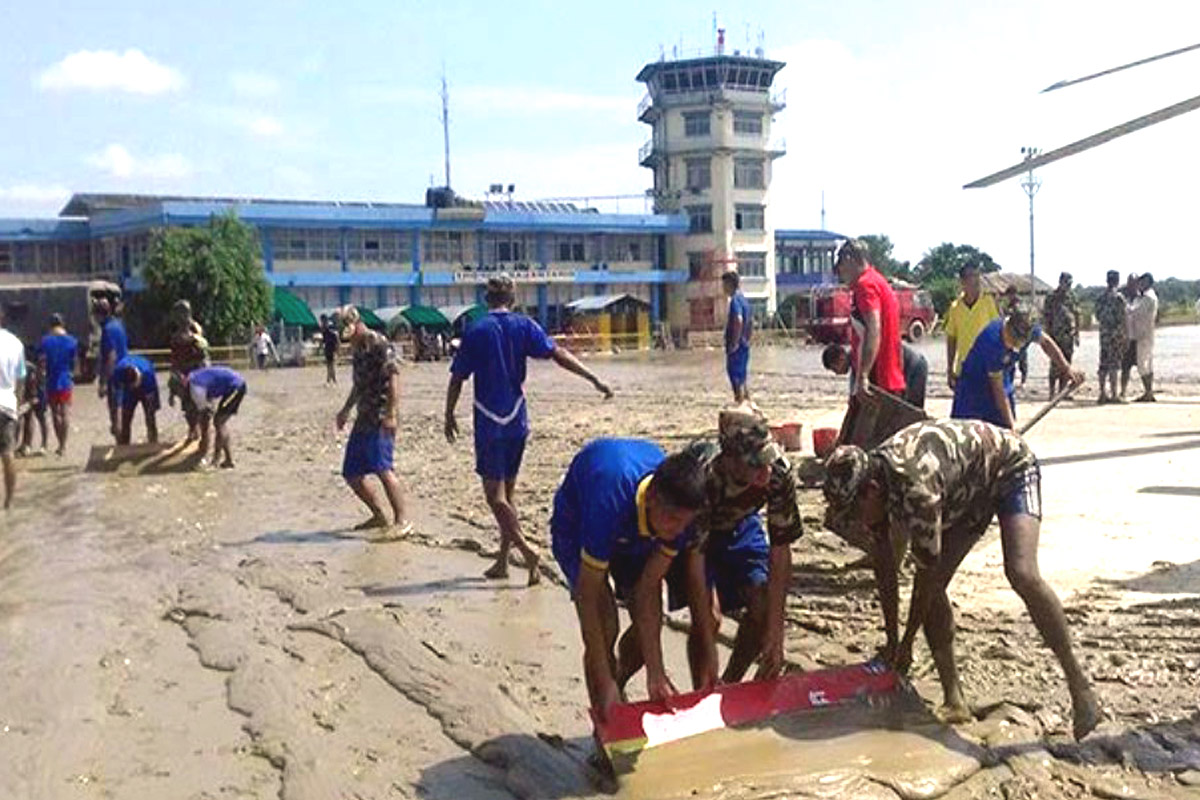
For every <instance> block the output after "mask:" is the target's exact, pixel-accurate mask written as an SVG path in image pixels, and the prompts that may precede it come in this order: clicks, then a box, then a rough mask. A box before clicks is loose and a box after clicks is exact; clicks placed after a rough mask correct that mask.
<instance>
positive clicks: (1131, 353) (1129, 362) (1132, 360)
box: [1121, 339, 1137, 370]
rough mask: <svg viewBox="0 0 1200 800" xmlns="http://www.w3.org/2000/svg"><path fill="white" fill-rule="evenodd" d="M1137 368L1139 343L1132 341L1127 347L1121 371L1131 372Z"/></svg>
mask: <svg viewBox="0 0 1200 800" xmlns="http://www.w3.org/2000/svg"><path fill="white" fill-rule="evenodd" d="M1136 366H1137V341H1136V340H1134V339H1130V340H1129V342H1128V343H1127V344H1126V345H1125V357H1124V358H1122V359H1121V369H1124V370H1129V369H1133V368H1134V367H1136Z"/></svg>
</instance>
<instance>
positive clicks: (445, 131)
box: [442, 64, 450, 189]
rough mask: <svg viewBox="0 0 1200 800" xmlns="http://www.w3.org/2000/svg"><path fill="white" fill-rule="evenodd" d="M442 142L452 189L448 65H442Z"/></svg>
mask: <svg viewBox="0 0 1200 800" xmlns="http://www.w3.org/2000/svg"><path fill="white" fill-rule="evenodd" d="M442 142H443V144H444V146H445V151H446V188H447V189H448V188H450V90H449V89H447V88H446V65H445V64H443V65H442Z"/></svg>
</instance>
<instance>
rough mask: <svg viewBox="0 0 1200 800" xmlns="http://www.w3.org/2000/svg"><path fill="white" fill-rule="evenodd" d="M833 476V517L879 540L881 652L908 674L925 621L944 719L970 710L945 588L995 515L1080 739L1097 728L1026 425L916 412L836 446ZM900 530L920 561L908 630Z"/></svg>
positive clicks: (1010, 568) (1015, 582)
mask: <svg viewBox="0 0 1200 800" xmlns="http://www.w3.org/2000/svg"><path fill="white" fill-rule="evenodd" d="M826 476H827V477H826V481H825V486H824V492H825V498H826V500H827V501H828V504H829V505H828V510H827V513H826V527H828V528H829V529H830V530H833V531H837V532H840V531H844V530H847V529H850V528H857V529H858V530H859V531H863V532H865V533H866V534H867V535H868V536H869V537H870V539H871V541H872V543H873V545H874V559H873V561H874V566H875V576H876V581H877V583H878V588H879V597H880V604H881V606H882V609H883V618H884V626H885V628H886V631H887V642H886V646H885V649H884V651H883V655H884V657H885V659H886V660H887V661H889V662H890V663H891V664H892V665H893V666H894V667H895V668H896V669H897V670H899V671H901V672H906V671H907V670H908V668H909V666H910V664H911V662H912V646H913V640H914V639H915V638H916V633H917V630H918V629H920V628H924V630H925V638H926V641H927V642H928V644H929V649H930V651H931V652H932V653H933V659H934V663H935V665H936V667H937V672H938V679H939V680H940V681H941V684H942V691H943V694H944V699H945V706H944V708H943V713H944V716H945V718H946V720H947V721H949V722H966V721H969V720H970V719H971V718H972V717H971V711H970V708H969V706H968V705H967V702H966V698H965V697H964V696H963V691H962V685H961V684H960V682H959V678H958V670H957V667H956V665H955V663H954V615H953V613H952V611H951V607H950V601H949V598H948V597H947V595H946V587H947V586H948V585H949V583H950V580H951V578H953V577H954V573H955V571H956V570H957V569H958V566H959V564H960V563H961V562H962V560H963V558H964V557H965V556H966V555H967V553H968V552H970V550H971V548H972V547H974V546H975V544H976V543H977V542H978V541H979V539H980V538H981V537H982V536H983V534H984V532H985V531H986V530H987V529H988V526H989V525H990V524H991V522H992V520H993V519H994V518H997V517H998V518H999V521H1000V540H1001V544H1002V546H1003V547H1002V551H1003V555H1004V574H1005V576H1006V577H1007V578H1008V581H1009V583H1010V584H1011V585H1012V587H1013V589H1014V590H1015V591H1016V592H1017V594H1018V595H1020V597H1021V599H1022V600H1023V601H1024V602H1025V607H1026V608H1027V609H1028V610H1029V616H1030V617H1031V618H1032V619H1033V623H1034V625H1035V626H1037V629H1038V632H1039V633H1040V634H1041V635H1042V639H1043V640H1044V641H1045V642H1046V644H1047V646H1048V647H1049V648H1050V649H1051V650H1052V651H1053V652H1054V655H1055V656H1056V657H1057V658H1058V662H1059V664H1060V665H1061V666H1062V668H1063V672H1064V673H1065V674H1066V679H1067V688H1068V689H1069V691H1070V694H1071V705H1072V709H1073V717H1074V720H1073V721H1074V733H1075V737H1076V739H1082V738H1083V737H1084V736H1086V735H1087V734H1088V733H1089V732H1090V731H1091V730H1092V729H1093V728H1094V727H1095V726H1096V724H1097V723H1098V722H1099V720H1100V706H1099V704H1098V703H1097V701H1096V696H1095V694H1094V693H1093V691H1092V688H1091V685H1090V684H1089V682H1088V679H1087V677H1086V676H1085V675H1084V674H1083V670H1082V668H1081V667H1080V665H1079V662H1078V661H1077V660H1076V658H1075V654H1074V652H1073V650H1072V648H1071V640H1070V634H1069V633H1068V631H1067V621H1066V617H1065V616H1064V614H1063V610H1062V604H1061V603H1060V602H1059V600H1058V597H1057V596H1056V595H1055V594H1054V590H1053V589H1051V588H1050V585H1049V584H1048V583H1046V581H1045V580H1044V579H1043V578H1042V576H1041V573H1040V572H1039V571H1038V563H1037V549H1038V537H1039V534H1040V529H1041V518H1042V508H1041V499H1042V498H1041V470H1040V467H1039V466H1038V460H1037V458H1036V457H1035V456H1034V454H1033V452H1032V451H1031V450H1030V449H1029V445H1027V444H1026V443H1025V441H1024V440H1023V439H1021V437H1020V436H1019V435H1017V434H1016V433H1013V432H1012V431H1008V430H1004V429H1001V428H997V427H995V426H993V425H989V424H987V423H984V422H980V421H978V420H936V421H932V420H931V421H926V422H918V423H916V424H915V425H910V426H909V427H907V428H904V429H903V430H901V431H900V432H899V433H897V434H896V435H895V436H893V437H892V438H891V439H888V440H887V441H885V442H884V443H883V444H881V445H880V446H879V447H877V448H875V449H874V450H871V451H869V452H867V451H864V450H862V449H861V448H858V447H854V446H845V447H839V448H838V449H837V450H835V451H834V452H833V454H832V455H830V457H829V460H828V461H827V463H826ZM893 538H899V539H900V540H906V541H908V542H909V543H910V544H911V549H912V554H913V558H914V560H915V561H916V576H915V578H914V581H913V595H912V600H911V602H910V605H909V615H908V623H907V625H906V626H905V630H904V637H903V638H900V637H899V636H898V633H899V589H898V585H897V575H896V566H897V565H896V559H895V556H894V554H893V550H892V547H891V545H890V542H891V541H892V539H893Z"/></svg>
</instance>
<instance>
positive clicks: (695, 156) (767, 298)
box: [637, 31, 786, 330]
mask: <svg viewBox="0 0 1200 800" xmlns="http://www.w3.org/2000/svg"><path fill="white" fill-rule="evenodd" d="M783 66H784V64H783V62H781V61H770V60H768V59H766V58H765V57H764V56H763V51H762V49H761V48H759V49H757V50H756V51H755V52H754V54H753V55H750V54H746V55H742V54H741V53H739V52H738V51H737V50H734V51H733V53H732V55H728V54H726V53H725V44H724V31H720V32H719V35H718V38H717V42H716V47H715V50H714V52H713V54H712V55H710V56H705V57H701V58H690V59H682V60H673V61H667V60H665V59H663V60H660V61H657V62H654V63H651V64H647V65H646V66H645V67H643V68H642V71H641V72H639V73H638V76H637V79H638V80H639V81H641V82H642V83H645V84H646V87H647V93H646V96H645V97H644V98H643V99H642V102H641V105H640V106H639V107H638V118H639V119H640V120H641V121H642V122H645V123H647V124H648V125H650V126H651V127H652V128H653V133H652V134H651V136H650V140H649V141H647V142H646V143H645V144H644V145H643V146H642V149H641V152H640V153H639V154H638V158H639V161H640V162H641V164H642V166H644V167H649V168H650V169H652V170H654V189H653V190H652V193H653V196H654V198H655V211H658V212H679V211H684V212H686V213H687V215H688V217H689V219H690V230H689V232H688V233H687V235H683V236H672V237H670V240H669V241H668V245H667V246H668V247H669V248H673V250H674V252H671V253H669V255H668V261H669V263H672V264H680V265H682V264H684V263H686V264H687V266H688V275H689V278H688V282H687V283H686V284H684V285H682V286H680V289H681V291H677V292H672V296H671V297H670V298H669V301H668V303H669V314H670V319H671V321H672V323H673V324H675V325H679V326H683V327H686V328H690V329H691V330H711V329H713V328H717V327H720V326H722V325H724V322H725V314H726V310H727V304H726V303H725V302H723V296H724V295H723V294H722V291H721V280H720V279H721V274H722V273H723V272H725V271H726V270H728V269H737V271H738V273H739V274H740V275H741V276H742V290H743V292H744V293H745V294H746V297H747V298H748V299H749V300H750V301H751V304H752V305H754V306H755V307H756V308H757V309H758V310H761V311H765V312H766V313H768V314H770V313H774V311H775V247H774V235H773V230H774V226H773V225H772V221H771V216H770V212H769V210H768V202H767V200H768V196H769V189H770V186H771V172H772V168H771V167H772V162H773V161H774V160H775V159H776V158H779V157H780V156H782V155H783V154H784V153H785V152H786V147H785V146H784V143H783V141H782V140H777V139H772V137H771V122H772V119H773V116H774V114H775V113H777V112H779V111H782V110H783V108H784V104H785V103H784V101H785V98H784V96H783V93H772V91H771V84H772V83H773V82H774V80H775V74H776V73H777V72H779V70H781V69H782V68H783Z"/></svg>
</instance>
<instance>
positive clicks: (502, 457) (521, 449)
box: [475, 436, 525, 481]
mask: <svg viewBox="0 0 1200 800" xmlns="http://www.w3.org/2000/svg"><path fill="white" fill-rule="evenodd" d="M524 456H525V437H524V436H521V437H519V438H512V439H486V440H485V439H480V438H478V437H477V438H476V439H475V472H476V473H477V474H478V475H479V477H481V478H483V479H484V480H485V481H512V480H516V478H517V473H519V472H520V471H521V459H522V458H524Z"/></svg>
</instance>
